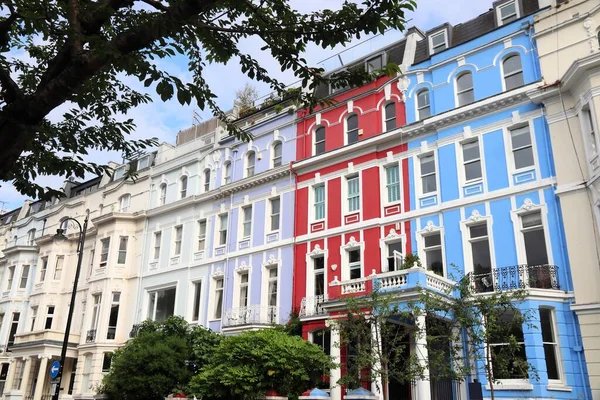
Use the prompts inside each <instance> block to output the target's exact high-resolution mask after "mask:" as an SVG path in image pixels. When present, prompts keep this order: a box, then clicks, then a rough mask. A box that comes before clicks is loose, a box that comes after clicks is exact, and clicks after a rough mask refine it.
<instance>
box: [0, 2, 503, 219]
mask: <svg viewBox="0 0 600 400" xmlns="http://www.w3.org/2000/svg"><path fill="white" fill-rule="evenodd" d="M289 1H290V3H291V5H292V6H293V7H295V8H296V9H297V10H299V11H302V12H310V11H315V10H319V9H323V8H329V9H336V8H339V7H340V6H341V4H342V3H343V0H289ZM492 1H493V0H452V1H448V0H445V1H440V0H417V4H418V8H417V11H416V12H414V13H412V15H409V16H408V18H411V21H410V22H409V24H408V26H411V25H415V26H417V27H419V28H420V29H422V30H427V29H429V28H432V27H434V26H436V25H439V24H441V23H443V22H446V21H447V22H450V23H452V24H459V23H461V22H464V21H466V20H469V19H471V18H473V17H475V16H477V15H479V14H481V13H483V12H485V11H487V10H488V9H489V8H491V6H492ZM401 36H402V35H401V34H400V33H399V32H391V33H390V34H386V35H385V37H383V38H377V39H376V40H372V41H368V42H366V43H363V44H361V45H359V46H357V47H356V48H354V49H353V50H352V51H348V52H346V54H348V53H355V54H353V55H356V56H360V55H361V53H363V54H366V53H368V52H370V51H373V50H376V49H377V48H378V47H380V46H381V45H382V44H383V43H391V42H392V41H394V40H396V39H399V38H401ZM364 40H365V39H364V38H363V39H361V41H355V42H354V43H352V44H351V45H350V46H352V45H355V44H358V43H361V42H364ZM242 45H243V49H244V51H246V52H247V53H249V54H251V55H252V56H254V57H255V58H256V59H257V60H259V61H260V63H261V65H262V66H263V67H265V68H267V70H269V71H270V72H271V73H272V76H274V77H276V78H277V79H279V80H280V81H281V82H284V83H286V84H288V83H292V82H293V81H294V77H293V74H292V73H291V72H281V68H280V67H279V66H278V65H277V63H276V62H275V61H274V60H273V59H272V58H271V57H270V55H269V54H267V53H265V52H261V51H260V48H261V47H262V45H263V44H262V42H260V41H259V40H256V39H249V40H247V41H245V42H243V43H242ZM347 47H348V46H347ZM342 50H344V49H343V48H342V47H339V48H336V49H334V50H331V49H326V50H324V49H322V48H319V47H317V46H311V47H309V48H308V49H307V52H306V54H304V57H305V58H306V60H307V61H308V62H309V64H313V65H317V64H319V63H320V62H322V61H323V60H325V59H327V58H328V57H330V56H332V55H334V54H336V53H338V52H340V51H342ZM158 63H159V64H160V66H161V67H163V68H165V69H166V70H168V71H170V72H171V73H172V74H176V75H177V76H178V77H179V78H181V79H182V80H184V81H189V80H190V79H189V76H190V75H189V72H188V71H187V64H186V62H185V59H182V58H176V59H164V60H159V61H158ZM330 64H331V61H329V62H327V63H326V65H327V66H329V65H330ZM205 79H206V80H207V81H208V83H209V84H210V85H211V88H212V90H213V91H214V92H215V93H216V94H217V96H218V104H219V106H220V107H221V108H222V109H225V110H227V109H230V108H231V107H232V106H233V99H234V98H235V92H236V90H238V89H239V88H242V87H243V86H244V85H245V83H247V82H248V83H252V82H253V81H252V80H251V79H249V78H248V77H247V76H245V75H244V74H243V73H242V72H241V71H240V70H239V64H238V63H236V62H230V63H229V64H228V65H225V66H223V65H220V64H215V65H210V66H208V68H207V69H206V74H205ZM125 81H126V83H128V84H129V85H131V86H133V87H136V88H139V89H140V90H142V89H143V86H142V85H141V83H140V82H138V81H137V80H136V79H135V78H131V77H128V78H125ZM255 86H256V87H257V88H258V90H259V92H260V93H261V95H266V94H268V93H269V88H268V87H267V86H265V85H260V84H256V85H255ZM151 94H153V98H155V101H154V102H153V103H151V104H147V105H143V106H140V107H138V108H136V109H134V110H132V111H131V112H130V113H129V114H128V117H131V118H133V119H134V120H135V122H136V124H137V130H136V132H135V133H134V135H133V137H134V138H150V137H156V138H158V139H159V141H161V142H168V143H174V142H175V136H176V135H177V132H178V131H179V130H181V129H184V128H187V127H189V126H191V125H192V123H193V114H194V111H196V112H198V113H199V114H200V115H201V116H202V118H203V119H204V120H206V119H208V118H210V113H209V112H208V111H207V110H205V111H202V110H198V109H197V108H194V107H182V106H181V105H179V103H178V102H177V101H176V100H171V101H168V102H162V101H160V99H159V98H158V96H156V95H155V94H154V93H151ZM60 111H61V110H60V109H57V110H55V111H54V112H53V113H52V114H51V115H50V118H51V119H58V118H60V115H61V112H60ZM89 161H93V162H96V163H106V162H108V161H116V162H121V159H120V155H119V154H116V153H110V152H98V151H94V152H91V153H90V155H89ZM63 180H64V177H40V178H39V179H38V181H37V183H39V184H43V185H45V186H51V187H55V188H59V187H60V186H61V185H62V182H63ZM1 184H2V187H0V209H2V208H3V209H4V210H12V209H14V208H17V207H19V206H20V205H21V204H22V202H23V200H25V199H26V197H25V196H23V195H21V194H19V193H18V192H17V191H16V190H15V189H14V188H13V187H12V185H11V184H10V183H7V182H2V183H1Z"/></svg>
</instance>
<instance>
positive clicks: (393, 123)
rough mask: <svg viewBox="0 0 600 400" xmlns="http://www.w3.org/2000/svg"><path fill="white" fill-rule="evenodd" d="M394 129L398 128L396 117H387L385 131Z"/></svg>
mask: <svg viewBox="0 0 600 400" xmlns="http://www.w3.org/2000/svg"><path fill="white" fill-rule="evenodd" d="M392 129H396V118H395V117H394V118H392V119H387V120H386V121H385V131H386V132H387V131H391V130H392Z"/></svg>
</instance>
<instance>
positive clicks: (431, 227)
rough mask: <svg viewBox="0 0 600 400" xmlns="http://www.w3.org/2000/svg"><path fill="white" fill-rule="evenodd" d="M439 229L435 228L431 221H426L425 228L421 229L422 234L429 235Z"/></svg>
mask: <svg viewBox="0 0 600 400" xmlns="http://www.w3.org/2000/svg"><path fill="white" fill-rule="evenodd" d="M437 229H439V227H437V226H435V224H434V223H433V221H432V220H429V221H427V224H426V225H425V228H423V230H422V232H427V233H431V232H433V231H435V230H437Z"/></svg>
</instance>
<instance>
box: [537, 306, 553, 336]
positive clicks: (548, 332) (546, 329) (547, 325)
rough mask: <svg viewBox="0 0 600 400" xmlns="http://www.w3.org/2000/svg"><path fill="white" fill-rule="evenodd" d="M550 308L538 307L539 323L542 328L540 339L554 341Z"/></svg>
mask: <svg viewBox="0 0 600 400" xmlns="http://www.w3.org/2000/svg"><path fill="white" fill-rule="evenodd" d="M551 314H552V310H550V309H549V308H540V325H541V329H542V341H543V342H546V343H548V342H550V343H554V334H553V329H552V316H551Z"/></svg>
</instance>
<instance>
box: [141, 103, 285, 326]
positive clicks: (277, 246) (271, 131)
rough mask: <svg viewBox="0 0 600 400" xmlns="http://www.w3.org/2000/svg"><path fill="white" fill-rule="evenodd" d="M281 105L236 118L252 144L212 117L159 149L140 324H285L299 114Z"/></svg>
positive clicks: (149, 215)
mask: <svg viewBox="0 0 600 400" xmlns="http://www.w3.org/2000/svg"><path fill="white" fill-rule="evenodd" d="M275 102H276V101H275V100H272V99H269V100H268V103H265V106H264V107H262V108H259V109H258V110H257V109H254V108H252V109H250V110H242V111H240V110H239V109H238V107H235V108H234V110H233V111H232V112H231V115H230V117H231V118H233V119H234V120H235V123H236V124H237V125H238V126H239V128H241V129H243V130H245V131H247V132H248V133H250V134H251V135H252V137H253V139H252V140H251V141H250V142H244V141H240V140H238V139H236V137H235V136H233V135H231V134H230V133H229V132H228V131H227V130H226V128H225V125H224V124H223V123H221V122H220V121H218V120H217V119H212V120H209V121H206V122H204V123H202V124H199V125H197V126H194V127H192V128H190V129H187V130H185V131H182V132H180V133H179V134H178V136H177V144H176V145H175V146H172V145H168V144H163V145H162V146H161V148H160V149H159V151H158V152H157V154H156V159H155V160H154V165H153V167H152V173H151V180H152V182H151V189H150V201H149V203H150V208H149V210H148V211H147V213H146V216H147V228H146V234H145V235H144V236H145V237H144V246H145V249H144V251H143V252H142V254H143V260H142V263H141V267H140V270H141V275H142V276H141V287H140V290H139V293H138V307H137V315H136V321H137V322H141V321H143V320H145V319H152V320H156V321H161V320H164V319H166V318H167V317H168V316H171V315H180V316H183V317H185V318H186V319H187V320H188V321H190V322H191V323H194V324H200V325H203V326H206V327H208V328H211V329H212V330H215V331H221V332H224V333H235V332H239V331H241V330H245V329H257V328H259V327H265V326H270V325H271V324H273V323H285V322H286V321H287V320H288V318H289V315H290V313H291V299H292V297H291V293H292V235H293V223H290V222H291V221H292V220H291V219H289V218H288V220H287V221H285V216H292V215H293V207H294V193H293V190H294V179H293V178H292V176H291V174H290V162H291V161H292V157H293V156H294V154H295V151H296V150H295V125H294V120H295V116H294V114H295V113H294V110H295V108H294V106H293V105H292V103H291V101H290V100H289V99H288V100H284V101H279V102H278V104H274V103H275ZM284 222H286V223H284ZM134 331H135V329H134ZM134 333H135V332H134Z"/></svg>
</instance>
